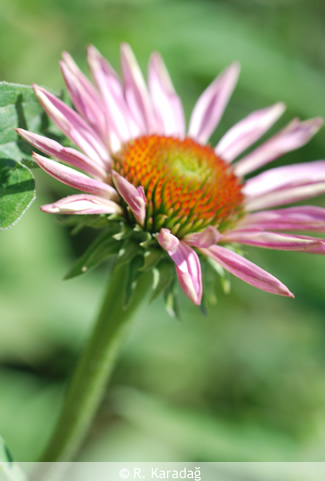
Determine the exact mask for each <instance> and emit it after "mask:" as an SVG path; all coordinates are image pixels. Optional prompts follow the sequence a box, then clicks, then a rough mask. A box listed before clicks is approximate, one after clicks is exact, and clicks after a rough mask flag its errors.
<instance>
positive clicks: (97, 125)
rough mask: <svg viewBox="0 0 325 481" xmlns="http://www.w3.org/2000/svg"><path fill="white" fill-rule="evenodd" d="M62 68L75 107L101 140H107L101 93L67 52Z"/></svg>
mask: <svg viewBox="0 0 325 481" xmlns="http://www.w3.org/2000/svg"><path fill="white" fill-rule="evenodd" d="M60 66H61V71H62V75H63V78H64V80H65V83H66V86H67V89H68V91H69V94H70V97H71V100H72V102H73V105H74V106H75V108H76V109H77V111H78V112H79V113H80V115H82V117H83V118H84V119H85V120H86V121H87V122H88V123H89V125H91V126H92V128H93V129H94V130H95V131H96V132H97V133H98V134H99V136H100V137H101V139H102V140H105V137H106V132H107V127H106V121H105V113H104V110H103V101H102V99H101V97H100V95H99V93H98V92H97V90H96V89H95V88H94V86H93V85H92V83H91V82H90V81H89V80H88V79H87V77H86V76H85V75H84V74H83V73H82V72H81V71H80V70H79V68H78V66H77V65H76V63H75V62H74V60H73V59H72V57H71V56H70V55H69V54H68V53H67V52H64V53H63V61H62V62H60Z"/></svg>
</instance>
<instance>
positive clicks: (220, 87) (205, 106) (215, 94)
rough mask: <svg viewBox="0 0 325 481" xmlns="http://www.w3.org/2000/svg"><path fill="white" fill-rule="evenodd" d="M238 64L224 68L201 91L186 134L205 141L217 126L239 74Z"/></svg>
mask: <svg viewBox="0 0 325 481" xmlns="http://www.w3.org/2000/svg"><path fill="white" fill-rule="evenodd" d="M239 70H240V67H239V64H237V63H233V64H232V65H230V66H229V67H228V68H227V69H226V70H224V71H223V72H222V73H221V74H220V75H219V76H218V77H217V78H216V79H215V80H214V82H212V84H210V85H209V87H208V88H207V89H206V90H205V91H204V92H203V94H202V95H201V96H200V98H199V100H198V101H197V103H196V105H195V106H194V109H193V112H192V115H191V119H190V126H189V131H188V135H189V136H190V137H192V138H193V139H194V140H196V141H197V142H199V143H202V144H204V143H206V142H207V140H208V139H209V137H210V135H211V134H212V132H213V131H214V130H215V128H216V127H217V125H218V123H219V120H220V119H221V116H222V114H223V112H224V110H225V107H226V105H227V103H228V100H229V98H230V96H231V94H232V92H233V90H234V88H235V85H236V82H237V78H238V75H239Z"/></svg>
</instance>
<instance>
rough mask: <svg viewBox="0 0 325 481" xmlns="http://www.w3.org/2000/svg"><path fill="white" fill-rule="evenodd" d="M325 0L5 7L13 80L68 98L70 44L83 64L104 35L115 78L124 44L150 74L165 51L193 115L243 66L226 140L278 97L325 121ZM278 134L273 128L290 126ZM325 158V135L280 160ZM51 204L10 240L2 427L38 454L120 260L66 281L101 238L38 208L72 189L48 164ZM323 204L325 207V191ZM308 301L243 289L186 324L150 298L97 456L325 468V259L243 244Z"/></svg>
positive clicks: (3, 34)
mask: <svg viewBox="0 0 325 481" xmlns="http://www.w3.org/2000/svg"><path fill="white" fill-rule="evenodd" d="M324 23H325V3H324V0H318V1H317V0H306V1H302V0H301V1H299V0H245V1H242V0H237V1H236V0H224V1H221V0H219V1H216V0H215V1H212V0H210V1H208V0H199V1H194V0H186V1H185V0H184V1H182V0H166V1H163V0H134V1H131V0H129V1H109V0H79V1H78V0H70V1H69V2H67V1H65V0H42V1H41V0H29V1H28V2H26V1H25V0H0V43H1V49H0V78H1V79H2V80H6V81H9V82H17V83H23V84H27V85H28V84H31V83H32V82H35V83H38V84H40V85H44V86H47V87H49V88H51V89H53V90H56V91H59V90H60V89H62V88H63V81H62V79H61V76H60V71H59V68H58V60H59V58H60V55H61V52H62V51H63V50H68V51H69V52H70V53H71V54H72V55H73V57H74V58H75V59H76V60H77V62H78V63H79V65H80V66H81V67H82V69H84V71H86V60H85V47H86V45H87V44H88V43H93V44H94V45H96V46H97V48H98V49H99V50H100V51H101V52H102V54H103V55H105V56H106V57H107V58H108V59H109V60H110V61H111V63H112V64H113V65H114V66H115V67H116V68H117V69H118V68H119V44H120V43H121V42H122V41H127V42H129V43H130V44H131V46H132V47H133V49H134V51H135V54H136V55H137V58H138V59H139V63H140V65H141V66H142V68H143V69H144V71H145V69H146V64H147V59H148V56H149V54H150V52H151V51H152V50H159V51H160V52H161V53H162V54H163V56H164V59H165V61H166V64H167V66H168V68H169V70H170V72H171V76H172V78H173V81H174V84H175V87H176V89H177V91H178V92H179V94H180V95H181V97H182V99H183V101H184V105H185V111H186V114H187V117H188V116H189V114H190V111H191V108H192V107H193V105H194V103H195V100H196V99H197V97H198V96H199V94H200V93H201V91H202V89H204V88H205V87H206V86H207V85H208V83H209V82H210V81H212V80H213V78H214V77H215V76H216V74H217V73H218V72H219V71H220V70H221V69H223V68H224V67H225V66H226V65H227V64H229V63H230V62H231V61H233V60H238V61H240V63H241V65H242V74H241V77H240V80H239V84H238V86H237V88H236V91H235V93H234V95H233V97H232V99H231V102H230V105H229V107H228V109H227V111H226V113H225V115H224V117H223V119H222V122H221V124H220V126H219V127H218V129H217V131H216V133H215V134H214V136H213V139H212V142H216V141H217V139H218V138H220V135H222V133H223V132H224V131H226V129H227V128H229V127H230V126H231V125H232V124H233V123H234V122H236V121H238V120H240V119H241V118H243V117H244V116H246V115H247V114H248V113H250V112H251V111H252V110H254V109H257V108H261V107H263V106H267V105H270V104H272V103H274V102H275V101H278V100H282V101H284V102H286V103H287V106H288V110H287V112H286V114H285V115H284V117H283V119H282V120H280V121H279V122H278V124H277V127H276V128H280V127H281V126H283V125H285V123H286V122H287V121H289V120H290V119H291V118H292V117H293V116H300V117H301V118H308V117H312V116H318V115H321V116H325V25H324ZM276 128H275V129H273V131H274V130H276ZM322 158H325V134H324V129H323V130H322V131H321V132H320V133H319V134H318V136H317V137H316V138H315V139H313V140H312V141H311V142H310V144H308V145H307V146H305V147H304V148H303V149H300V150H299V151H297V152H294V153H291V154H288V155H286V156H285V157H283V158H282V159H281V161H277V162H276V163H275V164H274V165H279V164H280V163H281V162H282V163H293V162H302V161H308V160H317V159H322ZM35 174H36V178H37V191H38V198H37V200H36V201H35V202H34V204H33V205H32V207H31V208H30V209H29V211H28V212H27V213H26V214H25V216H24V217H23V218H22V220H20V221H19V223H18V224H17V225H16V226H15V227H13V228H12V229H10V230H8V231H4V232H1V233H0V246H1V255H0V272H1V275H0V276H1V277H0V296H1V303H0V433H1V435H2V436H3V437H4V438H5V439H6V441H7V443H8V445H9V447H10V449H11V451H12V453H13V455H14V457H15V458H16V459H17V460H20V461H33V460H35V459H36V458H37V456H38V454H39V453H40V451H41V450H42V448H43V446H44V444H45V442H46V440H47V439H48V437H49V435H50V432H51V430H52V427H53V424H54V422H55V419H56V417H57V415H58V412H59V408H60V402H61V399H62V392H63V388H64V383H65V381H66V379H67V376H68V375H69V373H70V372H71V369H72V368H73V366H74V364H75V362H76V359H77V356H78V353H79V352H80V349H81V347H82V344H83V342H84V341H85V339H86V337H87V335H88V333H89V329H90V328H91V325H92V322H93V319H94V316H95V314H96V311H97V309H98V305H99V303H100V300H101V297H102V295H103V289H104V287H105V283H106V279H107V266H105V265H103V266H101V268H99V269H97V270H95V271H93V272H91V273H89V274H87V275H85V276H84V277H82V278H78V279H74V280H71V281H63V280H62V279H63V277H64V275H65V273H66V272H67V270H68V269H69V267H70V266H71V265H72V263H73V261H74V260H75V259H76V258H77V256H78V255H80V254H81V253H82V252H83V250H84V249H85V248H86V247H87V245H88V244H89V243H90V242H91V240H92V239H93V237H94V233H93V232H92V231H90V230H85V231H84V232H82V233H81V234H79V235H78V236H76V237H73V238H71V236H70V234H69V231H68V229H67V228H64V227H63V226H61V225H60V224H59V223H58V222H57V220H56V219H55V217H54V216H50V215H46V214H43V213H41V212H40V210H39V206H40V205H42V204H43V203H48V202H51V201H53V200H56V199H59V198H60V197H61V196H62V195H63V194H64V193H66V192H67V191H68V190H67V189H66V188H65V187H64V186H62V185H60V184H59V183H58V182H56V181H54V180H53V179H50V178H49V177H48V176H46V175H45V174H44V173H43V172H39V171H37V172H35ZM315 202H316V203H318V204H319V205H323V206H325V199H324V198H321V199H316V200H315ZM246 252H247V255H248V256H249V257H250V259H252V260H253V261H255V262H256V263H258V264H259V265H261V266H262V267H263V268H265V269H267V270H270V271H271V272H272V273H273V274H274V275H276V276H277V277H279V278H280V279H281V280H282V281H283V282H284V283H285V284H286V285H288V287H289V288H290V290H292V291H293V292H294V293H295V295H296V299H294V300H292V299H283V298H280V297H276V296H272V295H270V294H266V293H263V292H261V291H258V290H256V289H254V288H252V287H250V286H248V285H245V284H244V283H243V282H241V281H239V280H237V279H233V282H232V291H231V293H230V295H228V296H227V295H225V294H224V293H223V292H222V290H221V287H220V285H217V286H216V294H217V297H218V303H217V305H216V306H215V307H214V308H213V309H210V312H209V315H208V316H207V317H204V316H202V315H201V314H200V312H199V311H198V310H197V309H196V308H195V307H194V306H192V305H191V304H190V302H189V301H187V299H186V298H185V297H184V296H183V297H182V299H181V304H182V320H181V322H178V321H175V320H173V319H171V318H169V317H168V315H167V314H166V313H165V310H164V307H163V304H162V302H161V301H159V300H158V301H155V302H154V303H153V304H152V305H149V306H148V305H147V303H144V305H143V308H142V309H141V310H140V311H139V314H138V316H137V318H136V319H135V322H134V324H133V327H132V330H131V332H130V335H129V338H128V341H127V344H126V345H125V347H124V349H123V352H122V354H121V356H120V359H119V361H118V364H117V367H116V370H115V374H114V376H113V380H112V382H111V386H110V389H109V390H108V392H107V395H106V397H105V399H104V402H103V404H102V406H101V409H100V412H99V415H98V417H97V420H96V423H95V424H94V426H93V428H92V431H91V433H90V436H89V438H88V440H87V442H86V444H85V445H84V447H83V450H82V452H81V453H80V456H79V458H78V459H79V460H83V461H99V460H100V461H120V460H124V461H151V460H154V461H195V460H199V461H294V460H295V461H324V452H325V349H324V347H325V282H324V281H325V259H323V258H321V257H317V256H312V255H308V254H296V253H285V252H275V253H274V252H270V251H266V250H259V251H256V250H253V249H248V248H247V249H246Z"/></svg>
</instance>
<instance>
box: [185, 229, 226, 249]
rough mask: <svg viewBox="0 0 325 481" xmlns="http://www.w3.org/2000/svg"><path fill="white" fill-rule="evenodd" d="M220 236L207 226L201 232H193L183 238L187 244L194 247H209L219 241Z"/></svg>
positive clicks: (215, 230)
mask: <svg viewBox="0 0 325 481" xmlns="http://www.w3.org/2000/svg"><path fill="white" fill-rule="evenodd" d="M221 238H222V235H221V234H220V232H218V231H217V229H216V228H215V227H212V226H209V227H207V228H206V229H204V230H202V231H201V232H194V233H193V234H188V235H186V236H185V237H184V241H185V242H186V243H187V244H191V245H193V246H195V247H210V246H212V245H214V244H217V242H219V241H220V239H221Z"/></svg>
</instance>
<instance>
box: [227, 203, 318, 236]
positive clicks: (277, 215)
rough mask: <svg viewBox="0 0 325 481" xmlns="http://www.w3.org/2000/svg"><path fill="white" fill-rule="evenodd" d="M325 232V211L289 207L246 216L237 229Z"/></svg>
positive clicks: (313, 208) (308, 207) (305, 207)
mask: <svg viewBox="0 0 325 481" xmlns="http://www.w3.org/2000/svg"><path fill="white" fill-rule="evenodd" d="M254 228H258V229H266V230H280V231H286V230H291V231H297V230H299V231H314V232H325V209H323V208H322V207H314V206H300V207H288V208H286V209H278V210H266V211H262V212H254V213H253V214H248V215H246V216H245V217H244V218H243V220H241V221H240V222H239V224H238V225H237V229H254Z"/></svg>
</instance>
